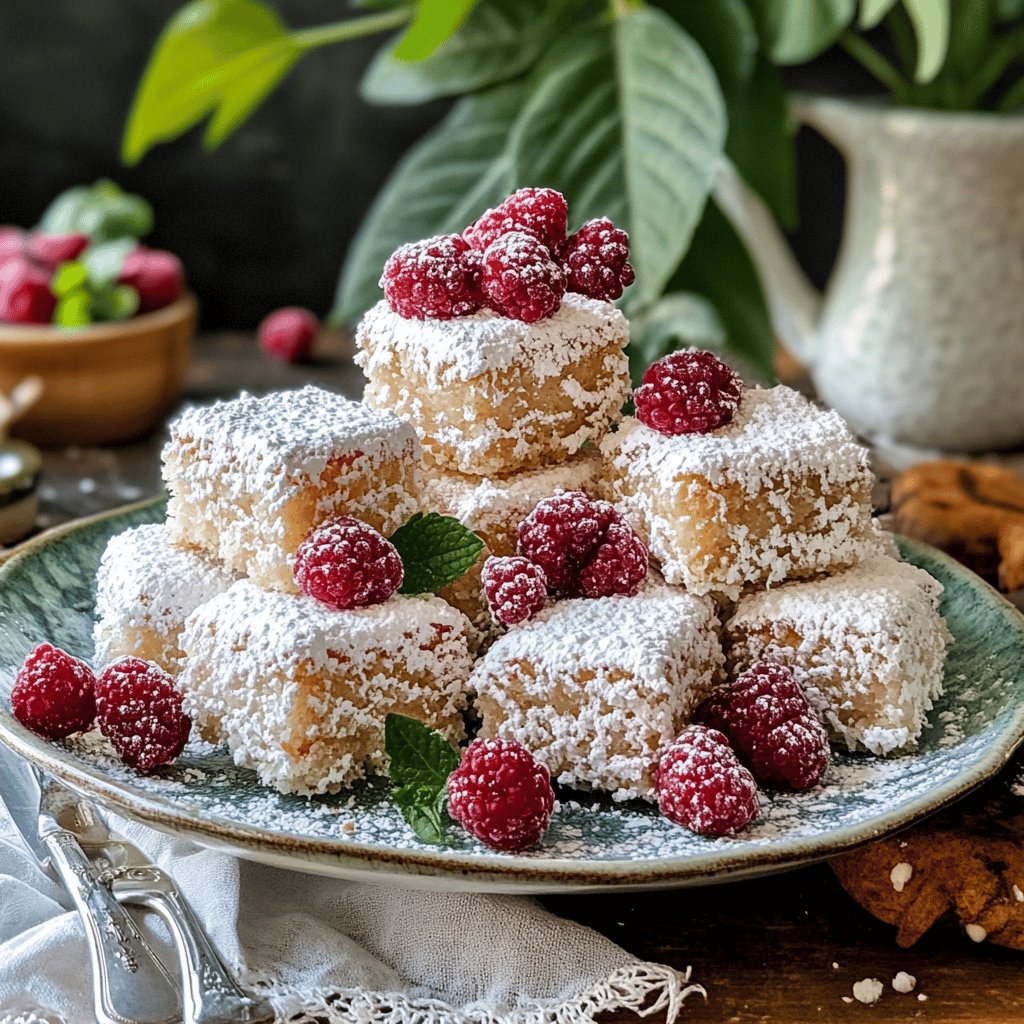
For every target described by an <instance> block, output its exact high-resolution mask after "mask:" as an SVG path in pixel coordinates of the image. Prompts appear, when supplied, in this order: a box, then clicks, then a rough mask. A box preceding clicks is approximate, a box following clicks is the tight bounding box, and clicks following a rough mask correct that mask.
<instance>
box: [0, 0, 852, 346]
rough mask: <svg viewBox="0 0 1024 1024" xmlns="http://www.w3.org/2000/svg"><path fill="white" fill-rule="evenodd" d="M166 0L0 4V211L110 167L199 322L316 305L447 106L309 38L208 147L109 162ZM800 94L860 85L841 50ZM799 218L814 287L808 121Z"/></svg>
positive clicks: (14, 210) (825, 218) (353, 52)
mask: <svg viewBox="0 0 1024 1024" xmlns="http://www.w3.org/2000/svg"><path fill="white" fill-rule="evenodd" d="M178 6H179V2H178V0H2V3H0V223H13V224H19V225H22V226H30V225H32V224H34V223H35V222H36V221H37V220H38V218H39V216H40V214H41V213H42V212H43V210H44V209H45V207H46V206H47V204H48V203H49V201H50V199H52V198H53V196H54V195H55V194H56V193H58V192H60V191H61V190H63V189H65V188H67V187H68V186H70V185H76V184H80V183H86V182H92V181H93V180H95V179H96V178H98V177H104V176H106V177H111V178H113V179H115V180H116V181H118V182H119V183H120V184H121V185H122V186H123V187H125V188H127V189H129V190H131V191H136V192H140V193H141V194H142V195H144V196H146V198H148V199H149V200H150V201H151V202H152V204H153V206H154V208H155V210H156V230H155V232H154V234H153V235H152V236H150V238H149V239H148V242H149V243H150V244H152V245H155V246H158V247H161V248H166V249H171V250H172V251H174V252H176V253H177V254H178V255H179V256H180V257H181V258H182V260H183V261H184V263H185V266H186V268H187V271H188V275H189V278H190V281H191V284H192V287H193V288H194V289H195V290H196V292H197V293H198V294H199V297H200V300H201V302H202V308H203V326H204V327H206V328H215V327H251V326H253V325H254V324H255V323H256V322H257V321H258V320H259V319H260V318H261V317H262V316H263V315H264V314H265V313H266V312H268V311H269V310H271V309H274V308H276V307H278V306H282V305H291V304H297V305H304V306H309V307H311V308H312V309H314V310H316V311H317V312H318V313H326V312H327V310H328V309H329V308H330V305H331V299H332V296H333V292H334V287H335V284H336V281H337V277H338V271H339V268H340V266H341V261H342V257H343V255H344V253H345V249H346V246H347V245H348V242H349V240H350V239H351V237H352V235H353V234H354V232H355V230H356V228H357V227H358V225H359V222H360V219H361V218H362V216H363V213H364V212H365V211H366V209H367V207H368V206H369V204H370V202H371V200H372V199H373V196H374V194H375V193H376V191H377V190H378V188H379V187H380V185H381V183H382V182H383V181H384V180H385V178H386V177H387V175H388V173H389V171H390V169H391V168H392V167H393V166H394V164H395V163H396V162H397V161H398V159H399V158H400V157H401V155H402V154H403V153H404V152H405V150H406V149H407V148H408V147H409V145H410V144H411V143H412V142H414V141H415V140H416V139H417V138H418V137H419V136H420V135H421V134H423V133H424V132H425V131H427V130H428V129H429V128H430V127H431V126H432V125H433V124H434V123H436V122H437V121H438V120H439V119H440V118H441V117H442V116H443V114H444V112H445V110H446V105H445V104H442V103H435V104H428V105H425V106H419V107H373V106H369V105H368V104H366V103H364V102H363V101H362V100H361V99H360V98H359V94H358V82H359V78H360V76H361V75H362V72H363V70H364V68H365V67H366V65H367V63H368V62H369V60H370V58H371V57H372V55H373V53H374V52H375V51H376V49H377V48H378V47H379V46H381V45H383V42H384V40H383V39H382V38H373V39H361V40H358V41H356V42H354V43H345V44H341V45H337V46H333V47H328V48H325V49H322V50H316V51H314V52H312V53H310V54H308V55H307V56H306V57H304V58H303V60H302V61H300V62H299V63H298V65H297V66H296V67H295V68H294V69H293V70H292V72H291V74H290V75H289V77H288V78H286V79H285V81H284V82H283V84H282V85H281V86H280V87H279V88H278V90H277V91H276V92H275V93H274V94H273V95H272V96H271V97H270V99H269V100H268V101H267V102H266V103H265V104H264V105H263V106H262V107H261V108H260V109H259V110H258V111H257V112H256V114H255V115H254V116H253V117H252V119H251V120H250V121H249V122H247V123H246V124H245V125H244V126H243V127H242V128H241V129H240V130H239V131H237V132H236V133H235V134H234V135H233V136H232V137H231V138H229V139H228V140H227V142H226V143H224V144H223V145H222V146H221V148H220V149H219V150H217V151H215V152H214V153H207V152H205V151H204V150H203V149H202V147H201V145H200V135H201V131H202V129H201V128H200V129H197V130H196V131H194V132H192V133H190V134H189V135H187V136H186V137H185V138H183V139H180V140H178V141H177V142H173V143H170V144H168V145H163V146H159V147H157V148H156V149H154V150H153V151H151V152H150V153H149V154H148V155H147V156H146V157H145V159H144V160H143V161H142V163H141V164H140V165H139V166H137V167H135V168H131V169H128V168H125V167H122V166H121V164H120V162H119V157H118V153H119V148H120V136H121V129H122V126H123V124H124V119H125V115H126V113H127V111H128V107H129V104H130V102H131V98H132V95H133V92H134V89H135V85H136V83H137V82H138V79H139V76H140V74H141V72H142V69H143V67H144V66H145V63H146V59H147V57H148V55H149V52H150V50H151V48H152V46H153V43H154V41H155V40H156V38H157V36H158V34H159V32H160V30H161V28H162V27H163V25H164V23H165V22H166V21H167V19H168V18H169V17H170V16H171V14H172V13H173V12H174V11H175V10H176V9H177V8H178ZM276 6H277V9H278V10H279V11H280V13H281V15H282V17H283V18H284V20H285V21H286V22H288V23H289V24H290V25H292V26H294V27H307V26H312V25H318V24H322V23H325V22H329V21H336V20H337V19H338V17H339V16H344V15H345V12H346V6H345V4H343V3H342V2H341V0H277V3H276ZM789 79H790V84H792V85H793V86H795V87H797V88H802V89H807V90H828V91H832V92H843V93H846V92H855V91H864V90H865V89H869V88H870V82H868V81H866V80H865V77H864V75H863V73H862V72H860V70H859V69H858V68H857V66H856V65H854V64H853V63H852V62H850V61H849V60H848V59H847V58H846V57H845V56H844V55H842V54H841V53H838V52H833V53H830V54H827V55H826V56H825V57H823V58H821V59H819V60H818V61H817V62H816V63H814V64H811V65H808V66H806V67H802V68H800V69H799V70H798V71H795V72H793V73H791V74H790V75H789ZM798 141H799V168H800V212H801V221H800V225H799V228H798V230H797V231H796V232H795V233H794V236H793V241H794V245H795V248H796V251H797V254H798V256H799V258H800V259H801V262H803V264H804V265H805V267H806V269H807V270H808V272H809V273H810V274H811V276H812V278H814V279H815V280H816V281H818V282H819V283H821V282H823V281H824V280H825V278H826V277H827V275H828V271H829V269H830V267H831V264H832V261H833V259H834V255H835V250H836V247H837V244H838V239H839V231H840V224H841V221H842V201H843V167H842V161H841V159H840V158H839V156H838V154H836V153H835V151H834V150H832V149H831V148H830V147H829V146H828V145H827V144H826V143H825V142H824V141H823V140H822V139H821V138H819V137H818V136H816V135H814V134H813V133H812V132H809V131H803V132H801V134H800V137H799V140H798Z"/></svg>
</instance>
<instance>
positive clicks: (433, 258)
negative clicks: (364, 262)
mask: <svg viewBox="0 0 1024 1024" xmlns="http://www.w3.org/2000/svg"><path fill="white" fill-rule="evenodd" d="M380 286H381V287H382V288H383V289H384V297H385V298H386V299H387V300H388V305H389V306H390V307H391V308H392V309H393V310H394V311H395V312H396V313H397V314H398V315H399V316H401V317H405V319H406V320H429V319H434V320H451V319H452V318H454V317H457V316H465V315H466V314H467V313H474V312H476V310H478V309H479V308H480V307H481V306H482V305H483V304H484V298H483V294H482V293H481V291H480V256H479V254H478V253H475V252H473V250H472V249H470V247H469V243H468V242H466V240H465V239H464V238H462V237H461V235H438V236H437V237H436V238H428V239H426V240H425V241H423V242H410V243H409V244H407V245H402V246H399V247H398V248H397V249H396V250H395V251H394V252H393V253H392V254H391V255H390V256H389V257H388V261H387V263H385V264H384V273H383V274H382V275H381V278H380Z"/></svg>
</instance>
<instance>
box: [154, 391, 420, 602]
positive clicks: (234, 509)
mask: <svg viewBox="0 0 1024 1024" xmlns="http://www.w3.org/2000/svg"><path fill="white" fill-rule="evenodd" d="M163 461H164V480H165V482H166V484H167V488H168V490H169V491H170V501H169V504H168V528H169V530H170V534H171V538H172V539H173V540H174V541H175V542H176V543H179V544H185V545H191V546H194V547H198V548H201V549H203V550H204V551H206V552H208V553H209V554H210V555H212V556H214V557H216V558H219V559H220V560H221V561H222V562H224V563H225V565H227V566H229V567H230V568H232V569H234V570H236V571H238V572H241V573H245V574H246V575H248V576H249V577H250V578H251V579H253V580H255V581H256V582H258V583H260V584H261V585H263V586H267V587H274V588H277V589H280V590H286V591H294V590H295V589H296V587H295V583H294V581H293V579H292V562H293V558H294V554H295V550H296V548H297V547H298V545H299V543H300V541H301V540H302V539H303V537H305V535H306V534H307V533H308V532H309V530H310V528H311V527H312V526H314V525H316V524H317V523H319V522H322V521H323V520H324V519H327V518H328V517H330V516H332V515H335V514H350V515H355V516H357V517H358V518H360V519H362V520H365V521H366V522H367V523H369V524H370V525H371V526H373V527H374V528H375V529H378V530H380V531H381V532H382V533H385V534H389V533H391V532H393V531H394V530H395V529H397V527H399V526H400V525H401V524H402V523H404V522H405V521H406V520H407V519H408V518H409V516H411V515H412V514H413V513H414V512H415V511H416V510H417V509H418V507H419V490H420V470H419V462H420V451H419V443H418V441H417V440H416V435H415V432H414V431H413V430H412V428H411V427H410V426H409V425H408V424H406V423H404V422H403V421H402V420H400V419H399V418H398V417H397V416H395V415H393V414H391V413H389V412H386V411H381V410H377V409H371V408H369V407H367V406H365V405H362V404H361V403H359V402H353V401H351V400H349V399H347V398H343V397H342V396H340V395H335V394H332V393H330V392H327V391H323V390H321V389H319V388H315V387H310V386H307V387H305V388H302V389H301V390H299V391H281V392H276V393H274V394H270V395H267V396H266V397H264V398H256V397H254V396H252V395H249V394H245V393H243V394H242V395H241V397H239V398H237V399H235V400H233V401H230V402H217V403H215V404H214V405H212V406H206V407H196V408H191V409H188V410H186V411H185V412H184V413H183V414H182V415H181V416H180V417H179V418H178V419H177V420H175V421H174V422H173V423H172V424H171V438H170V441H169V442H168V444H167V445H166V447H165V448H164V452H163Z"/></svg>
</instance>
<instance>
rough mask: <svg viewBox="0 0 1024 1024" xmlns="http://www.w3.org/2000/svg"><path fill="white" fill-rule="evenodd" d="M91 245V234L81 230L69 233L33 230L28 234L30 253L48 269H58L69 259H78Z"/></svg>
mask: <svg viewBox="0 0 1024 1024" xmlns="http://www.w3.org/2000/svg"><path fill="white" fill-rule="evenodd" d="M88 245H89V236H88V235H83V234H81V233H80V232H77V231H76V232H72V233H71V234H67V235H46V234H43V232H41V231H33V232H32V233H31V234H30V235H29V236H28V244H27V246H26V250H27V252H28V255H29V256H30V257H31V258H32V259H34V260H35V261H36V263H41V264H42V265H43V266H44V267H46V268H47V269H48V270H56V269H57V267H59V266H60V265H61V264H62V263H67V262H68V260H77V259H78V257H79V256H81V255H82V253H83V252H84V251H85V249H86V248H87V247H88Z"/></svg>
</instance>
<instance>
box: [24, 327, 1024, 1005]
mask: <svg viewBox="0 0 1024 1024" xmlns="http://www.w3.org/2000/svg"><path fill="white" fill-rule="evenodd" d="M320 353H321V355H320V357H319V359H318V361H317V362H315V363H314V364H312V365H307V366H302V367H288V366H283V365H280V364H277V363H274V362H272V361H270V360H268V359H266V358H264V357H262V356H261V355H260V354H259V352H258V351H257V349H256V346H255V343H254V340H253V338H252V336H251V335H246V334H217V335H212V336H206V337H202V338H200V339H199V341H198V343H197V349H196V357H195V360H194V364H193V368H192V374H191V379H190V381H189V383H188V387H187V395H186V398H187V400H188V401H204V400H210V399H212V398H214V397H229V396H231V395H234V394H236V393H237V392H238V391H239V390H240V389H243V388H244V389H246V390H249V391H252V392H253V393H256V394H259V393H263V392H266V391H270V390H274V389H278V388H283V387H295V386H298V385H301V384H303V383H306V382H313V383H317V384H321V385H323V386H325V387H329V388H331V389H332V390H337V391H341V392H344V393H345V394H348V395H350V396H352V397H358V395H359V393H360V390H361V379H362V378H361V375H360V373H359V371H358V370H357V369H356V367H355V366H354V365H353V364H352V362H351V359H350V355H351V352H350V348H349V342H348V341H347V339H345V338H344V337H342V336H340V335H327V336H325V337H324V339H323V343H322V345H321V348H320ZM162 441H163V438H162V436H159V435H158V436H154V437H152V438H150V439H148V440H145V441H142V442H139V443H135V444H130V445H123V446H119V447H112V448H102V449H98V448H90V449H73V448H72V449H65V450H58V451H52V452H48V453H47V454H46V458H45V469H44V481H43V484H42V488H41V499H42V521H41V525H54V524H56V523H58V522H62V521H64V520H67V519H70V518H74V517H76V516H81V515H88V514H90V513H93V512H99V511H102V510H104V509H107V508H111V507H114V506H116V505H120V504H124V503H125V502H128V501H132V500H135V499H137V498H139V497H143V496H146V495H149V494H154V493H156V492H157V491H159V490H160V472H159V450H160V446H161V444H162ZM545 903H546V905H547V906H549V907H550V908H551V909H552V910H554V911H556V912H558V913H560V914H563V915H565V916H568V917H572V918H575V919H576V920H578V921H582V922H584V923H586V924H588V925H591V926H592V927H594V928H596V929H597V930H598V931H600V932H603V933H604V934H606V935H608V936H609V937H611V938H612V939H613V940H615V941H616V942H618V943H620V944H621V945H622V946H624V947H625V948H626V949H627V950H628V951H629V952H630V953H632V954H634V955H636V956H637V957H640V958H641V959H650V960H657V961H663V962H665V963H668V964H671V965H673V966H675V967H678V968H684V967H686V966H687V965H689V966H692V968H693V980H694V981H695V982H698V983H700V984H702V985H704V986H705V987H706V988H707V992H708V997H707V1000H706V1001H703V1000H701V999H700V998H699V997H693V998H691V999H690V1000H689V1002H688V1003H687V1012H686V1013H685V1014H684V1017H683V1019H685V1020H693V1021H702V1022H704V1021H715V1022H725V1021H728V1022H737V1024H739V1022H744V1024H745V1022H758V1021H764V1022H775V1021H792V1022H804V1021H866V1020H871V1021H875V1022H891V1021H926V1022H934V1024H938V1022H952V1021H958V1022H959V1021H971V1022H978V1024H989V1022H991V1024H1004V1022H1010V1021H1018V1020H1024V954H1022V953H1016V952H1012V951H1008V950H1001V949H999V948H997V947H994V946H991V945H988V944H981V945H977V944H975V943H972V942H970V941H969V940H968V939H967V938H966V937H965V936H964V935H963V934H962V933H961V932H959V931H958V930H957V929H956V928H955V927H953V926H939V927H938V928H936V929H934V930H933V931H932V932H931V933H930V934H929V935H928V936H926V937H925V939H924V940H922V942H920V943H919V944H918V945H917V946H916V947H914V948H913V949H911V950H901V949H899V948H898V947H897V946H896V944H895V941H894V939H893V929H892V928H891V927H889V926H887V925H883V924H881V923H879V922H878V921H876V920H875V919H874V918H873V917H871V916H870V915H869V914H868V913H866V912H865V911H864V910H862V909H861V908H860V907H858V906H857V905H856V904H855V903H854V902H853V901H852V900H851V899H850V898H849V897H848V896H847V895H846V894H845V893H844V892H843V890H842V889H841V888H840V886H839V883H838V882H837V881H836V880H835V878H834V876H833V875H832V872H831V871H830V870H829V869H828V867H827V866H825V865H817V866H814V867H809V868H804V869H800V870H797V871H792V872H789V873H787V874H784V875H776V876H774V877H770V878H765V879H761V880H757V881H750V882H740V883H733V884H730V885H721V886H712V887H705V888H700V889H680V890H675V891H670V892H658V893H638V894H629V893H618V894H609V895H587V896H571V897H557V898H549V899H546V900H545ZM551 953H552V955H553V956H557V955H558V951H557V950H552V951H551ZM898 971H906V972H908V973H909V974H912V975H914V976H915V977H916V978H917V980H918V983H917V988H916V990H915V991H914V992H913V993H911V994H908V995H903V994H899V993H897V992H895V991H894V990H893V989H892V987H891V984H890V982H891V980H892V978H893V976H894V975H895V974H896V973H897V972H898ZM864 978H878V979H879V980H880V981H882V982H883V983H884V985H885V991H884V993H883V995H882V997H881V999H880V1000H879V1002H878V1003H876V1004H875V1005H873V1006H865V1005H863V1004H861V1003H858V1002H856V1001H853V1002H845V1001H844V998H843V997H846V998H847V999H850V997H851V995H852V986H853V984H854V983H855V982H857V981H860V980H861V979H864ZM919 993H923V994H924V995H925V996H927V999H926V1000H921V999H919V998H918V996H919ZM608 1019H609V1020H616V1021H618V1020H621V1021H622V1022H623V1024H624V1022H626V1021H630V1020H635V1018H634V1017H632V1016H631V1015H628V1014H623V1015H621V1017H618V1016H616V1017H609V1018H608Z"/></svg>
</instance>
